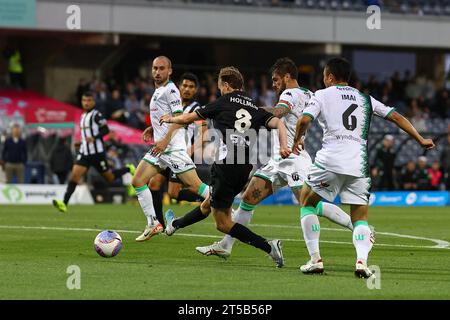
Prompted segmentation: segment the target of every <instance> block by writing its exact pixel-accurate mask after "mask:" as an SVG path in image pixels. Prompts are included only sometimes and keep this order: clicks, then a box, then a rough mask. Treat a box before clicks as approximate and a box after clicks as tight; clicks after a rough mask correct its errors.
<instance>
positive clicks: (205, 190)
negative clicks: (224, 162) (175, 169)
mask: <svg viewBox="0 0 450 320" xmlns="http://www.w3.org/2000/svg"><path fill="white" fill-rule="evenodd" d="M177 176H178V178H179V179H180V180H181V182H182V183H183V185H184V186H186V188H188V189H189V190H190V191H191V192H194V193H196V194H198V195H199V196H200V197H202V198H203V199H207V198H208V196H209V186H208V185H207V184H205V183H203V182H202V180H200V178H199V177H198V174H197V171H196V170H195V169H192V170H189V171H186V172H183V173H181V174H178V175H177Z"/></svg>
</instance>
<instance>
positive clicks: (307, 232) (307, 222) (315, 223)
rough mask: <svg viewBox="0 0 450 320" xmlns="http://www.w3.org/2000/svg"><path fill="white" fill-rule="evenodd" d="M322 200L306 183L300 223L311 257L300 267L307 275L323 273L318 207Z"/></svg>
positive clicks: (302, 194)
mask: <svg viewBox="0 0 450 320" xmlns="http://www.w3.org/2000/svg"><path fill="white" fill-rule="evenodd" d="M321 200H322V198H321V197H320V196H319V195H318V194H316V193H315V192H314V191H313V190H312V189H311V188H310V187H309V186H308V185H307V184H306V183H305V184H304V186H303V188H302V191H301V194H300V203H302V204H303V205H302V207H301V209H300V221H301V227H302V230H303V237H304V239H305V243H306V247H307V248H308V253H309V255H310V257H311V258H310V260H309V261H308V262H307V263H306V264H305V265H303V266H301V267H300V271H302V272H303V273H305V274H313V273H323V270H324V269H323V262H322V257H321V256H320V250H319V238H320V223H319V218H318V217H317V213H316V207H317V205H318V203H319V202H320V201H321Z"/></svg>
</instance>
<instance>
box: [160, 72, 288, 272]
mask: <svg viewBox="0 0 450 320" xmlns="http://www.w3.org/2000/svg"><path fill="white" fill-rule="evenodd" d="M243 86H244V79H243V77H242V75H241V73H240V72H239V70H238V69H236V68H234V67H226V68H223V69H221V70H220V73H219V79H218V87H219V90H220V92H221V94H222V96H221V97H220V98H219V99H217V100H216V101H215V102H212V103H210V104H208V105H206V106H204V107H202V108H200V109H198V110H197V111H196V112H194V113H188V114H184V115H181V116H178V117H172V116H170V115H164V116H163V117H161V120H160V121H161V123H163V122H166V123H178V124H189V123H192V122H194V121H196V120H200V119H211V120H212V121H213V127H214V128H216V129H217V130H219V131H220V133H221V136H222V137H223V139H224V140H226V141H225V144H226V150H227V156H226V157H224V156H223V155H222V156H221V157H220V158H219V159H216V161H215V163H214V164H213V166H212V168H211V184H210V187H211V190H210V195H211V196H210V197H209V198H208V199H206V200H205V201H204V202H203V203H202V204H201V206H199V207H197V208H195V209H194V210H192V211H191V212H189V213H187V214H186V215H185V216H183V217H181V218H175V216H174V215H173V212H172V211H170V210H169V211H168V212H167V213H166V220H167V227H166V230H165V232H166V234H167V235H169V236H170V235H172V234H173V233H174V232H175V231H176V230H177V229H179V228H184V227H186V226H188V225H191V224H194V223H196V222H198V221H201V220H203V219H205V218H206V217H207V216H208V215H209V213H210V212H212V213H213V216H214V220H215V222H216V227H217V229H218V230H219V231H221V232H223V233H227V234H229V235H230V236H232V237H234V238H236V239H238V240H240V241H242V242H244V243H247V244H249V245H252V246H254V247H256V248H259V249H261V250H263V251H265V252H266V253H268V254H269V255H270V257H271V258H272V259H273V260H274V261H275V263H276V265H277V267H282V266H283V265H284V258H283V252H282V247H281V245H282V244H281V241H280V240H270V241H268V240H266V239H264V238H263V237H261V236H259V235H257V234H255V233H253V232H252V231H250V230H249V229H248V228H247V227H245V226H243V225H241V224H239V223H235V222H234V221H233V220H232V219H231V206H232V204H233V200H234V197H235V196H236V195H237V194H239V193H240V192H241V191H242V189H243V188H244V186H245V184H246V183H247V181H248V176H249V174H250V172H251V170H252V165H251V157H252V156H254V151H253V146H254V145H255V143H256V140H257V135H258V133H259V129H260V128H261V127H266V128H268V129H278V132H279V140H280V155H281V156H282V157H283V158H286V157H288V156H289V154H290V153H291V150H289V149H288V148H287V137H286V128H285V126H284V124H283V122H282V121H281V120H280V119H278V118H276V117H274V116H273V115H272V114H271V113H269V112H267V111H265V110H263V109H259V108H258V107H256V103H255V102H254V101H253V100H252V98H250V97H249V96H248V95H247V94H245V93H244V92H243ZM251 129H253V132H254V133H256V134H255V135H253V136H251V134H250V133H251V131H252V130H251ZM249 134H250V135H249ZM249 138H250V139H249ZM230 155H231V156H230ZM221 162H223V163H221Z"/></svg>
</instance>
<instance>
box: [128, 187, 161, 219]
mask: <svg viewBox="0 0 450 320" xmlns="http://www.w3.org/2000/svg"><path fill="white" fill-rule="evenodd" d="M134 190H136V195H137V198H138V201H139V204H140V205H141V208H142V211H144V214H145V216H146V217H147V224H148V225H151V224H154V223H158V222H159V221H158V219H157V218H156V213H155V208H153V198H152V193H151V192H150V189H149V188H148V186H147V185H145V186H143V187H137V188H136V187H135V188H134Z"/></svg>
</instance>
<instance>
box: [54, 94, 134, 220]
mask: <svg viewBox="0 0 450 320" xmlns="http://www.w3.org/2000/svg"><path fill="white" fill-rule="evenodd" d="M81 105H82V107H83V111H84V112H83V114H82V116H81V118H80V131H81V146H80V150H79V152H78V154H77V158H76V162H75V164H74V166H73V167H72V172H71V174H70V179H69V183H68V185H67V189H66V193H65V195H64V200H63V201H61V200H58V199H53V206H54V207H55V208H56V209H58V210H59V211H60V212H67V204H68V203H69V200H70V197H71V196H72V194H73V193H74V191H75V188H76V186H77V185H78V183H79V182H80V180H81V177H83V176H84V175H85V174H86V172H87V171H88V169H89V167H94V168H95V169H96V170H97V171H98V172H99V173H100V174H101V175H102V176H103V178H105V179H106V181H108V182H109V183H112V182H113V181H114V180H115V179H116V178H117V177H120V176H122V175H124V174H125V173H127V172H130V173H131V174H132V175H134V172H135V171H136V168H135V167H134V165H133V164H127V165H126V166H125V167H124V168H121V169H117V170H114V171H113V170H111V169H110V168H109V166H108V162H107V161H106V154H105V146H104V143H103V137H104V136H106V135H107V134H108V133H109V128H108V125H107V123H106V119H105V118H104V117H103V115H102V114H101V113H100V112H99V111H97V110H95V109H94V108H95V99H94V95H93V93H92V92H85V93H84V94H83V96H82V98H81Z"/></svg>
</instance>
